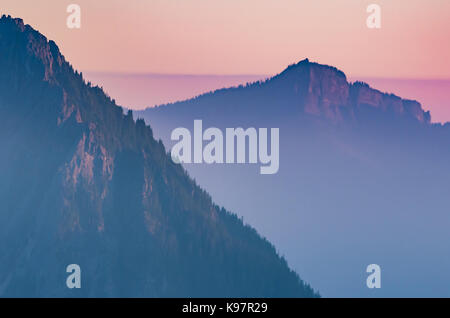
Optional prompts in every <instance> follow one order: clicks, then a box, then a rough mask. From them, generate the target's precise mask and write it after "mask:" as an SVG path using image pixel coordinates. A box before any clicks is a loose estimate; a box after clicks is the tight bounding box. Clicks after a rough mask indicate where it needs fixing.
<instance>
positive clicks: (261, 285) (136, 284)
mask: <svg viewBox="0 0 450 318" xmlns="http://www.w3.org/2000/svg"><path fill="white" fill-rule="evenodd" d="M0 133H1V136H2V137H1V138H0V149H1V151H2V156H1V158H0V172H1V173H2V176H3V177H2V179H1V180H0V199H1V200H0V211H1V213H0V233H1V234H0V249H1V250H2V254H1V255H0V273H1V275H0V295H2V296H20V297H23V296H27V297H99V296H100V297H195V296H197V297H220V296H221V297H258V296H261V297H262V296H264V297H280V296H284V297H286V296H289V297H317V296H318V294H317V293H316V292H314V291H313V289H312V288H311V287H309V285H307V284H305V283H304V282H303V281H302V280H301V279H300V278H299V276H298V275H297V274H296V273H295V272H293V271H292V270H291V269H289V267H288V266H287V263H286V261H285V260H284V259H283V258H281V257H279V256H278V254H277V252H276V250H275V248H274V246H273V245H272V244H270V243H269V242H268V241H267V240H266V239H264V238H262V237H261V236H260V235H259V234H258V233H257V232H256V231H255V230H254V229H253V228H251V227H250V226H248V225H244V223H243V221H242V220H240V219H239V218H237V217H236V215H234V214H231V213H229V212H228V211H226V210H225V209H224V208H220V207H218V206H217V205H215V204H214V203H213V202H212V199H211V197H210V196H209V195H208V194H207V193H206V192H205V191H204V190H203V189H201V188H200V187H199V186H197V184H196V183H195V181H193V180H192V179H190V178H189V176H188V175H187V173H186V171H185V170H184V169H183V168H182V167H181V166H180V165H177V164H175V163H173V162H172V161H171V159H170V156H169V155H168V154H167V153H166V150H165V148H164V146H163V144H162V142H161V141H156V140H155V139H154V138H153V131H152V129H151V128H150V126H147V125H146V124H145V123H144V121H143V120H137V121H134V120H133V114H132V112H131V111H129V112H128V113H127V114H124V113H123V109H122V108H121V107H117V105H116V104H115V101H114V100H113V99H111V98H110V97H109V96H107V95H106V94H105V93H104V92H103V90H102V89H101V88H99V87H93V86H92V85H91V84H90V83H89V82H88V83H86V82H85V80H84V79H83V76H82V74H81V73H78V72H77V71H75V70H74V69H73V67H72V66H71V65H70V64H69V63H68V62H67V61H66V60H65V58H64V56H63V55H62V54H61V53H60V52H59V49H58V47H57V45H56V44H55V42H53V41H48V40H47V38H46V37H45V36H43V35H41V34H40V33H39V32H37V31H36V30H34V29H33V28H32V27H30V26H29V25H25V24H24V23H23V20H21V19H13V18H11V17H10V16H2V18H1V19H0ZM72 263H76V264H79V265H80V266H81V269H82V275H83V276H82V281H83V287H82V288H81V289H80V290H70V289H68V288H67V287H66V286H65V280H66V275H68V274H66V272H65V269H66V266H67V265H69V264H72Z"/></svg>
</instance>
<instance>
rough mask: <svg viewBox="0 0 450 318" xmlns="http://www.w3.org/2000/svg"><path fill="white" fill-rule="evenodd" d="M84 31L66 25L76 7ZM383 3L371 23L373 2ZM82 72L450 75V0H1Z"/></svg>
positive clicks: (5, 8) (2, 9)
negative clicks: (301, 64) (292, 67)
mask: <svg viewBox="0 0 450 318" xmlns="http://www.w3.org/2000/svg"><path fill="white" fill-rule="evenodd" d="M71 3H76V4H78V5H80V7H81V29H69V28H67V26H66V19H67V17H68V15H69V14H68V13H67V12H66V8H67V6H68V5H69V4H71ZM371 3H376V4H379V5H380V7H381V29H369V28H368V27H367V25H366V19H367V17H368V16H369V13H367V12H366V9H367V6H368V5H369V4H371ZM0 13H6V14H11V15H12V16H15V17H21V18H23V19H24V21H25V23H28V24H31V25H32V26H34V27H35V28H37V29H38V30H39V31H40V32H41V33H43V34H45V35H46V36H47V37H48V38H49V39H52V40H54V41H55V42H56V43H58V45H59V46H60V48H61V50H62V52H63V54H64V55H65V56H66V58H67V59H68V60H69V61H71V63H72V64H73V65H74V66H75V67H76V68H77V69H80V70H82V71H95V72H125V73H162V74H222V75H223V74H233V75H235V74H275V73H278V72H280V71H281V70H282V69H283V68H284V67H285V66H287V65H289V64H292V63H294V62H298V61H300V60H302V59H304V58H306V57H308V58H310V60H313V61H317V62H319V63H323V64H329V65H333V66H336V67H338V68H339V69H341V70H343V71H344V72H345V73H346V74H348V75H350V76H364V77H383V78H415V79H427V78H433V79H444V78H445V79H450V59H449V56H450V41H449V40H448V38H449V34H450V1H448V0H408V1H404V0H368V1H367V0H345V1H343V0H315V1H312V0H182V1H181V0H127V1H125V0H96V1H92V0H70V1H69V0H58V1H54V0H36V1H30V0H1V6H0Z"/></svg>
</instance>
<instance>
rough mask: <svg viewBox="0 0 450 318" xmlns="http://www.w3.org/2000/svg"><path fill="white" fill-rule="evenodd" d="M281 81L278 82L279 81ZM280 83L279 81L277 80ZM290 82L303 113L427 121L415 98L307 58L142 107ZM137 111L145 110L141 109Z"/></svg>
mask: <svg viewBox="0 0 450 318" xmlns="http://www.w3.org/2000/svg"><path fill="white" fill-rule="evenodd" d="M280 82H281V83H280ZM279 83H280V84H279ZM286 83H287V85H288V86H290V89H291V91H290V92H288V93H289V94H294V95H297V96H302V97H305V96H306V97H305V99H306V100H305V101H304V103H303V104H302V105H299V106H300V108H301V109H302V111H303V112H304V113H305V114H310V115H315V116H320V117H325V118H328V119H329V120H331V121H334V122H341V121H342V120H344V118H343V117H345V116H347V117H349V118H351V119H352V120H355V112H356V111H357V109H358V108H360V107H364V106H372V107H375V108H378V107H380V108H382V110H383V111H385V112H392V113H396V114H397V115H403V116H411V117H414V118H416V119H417V120H418V121H419V122H422V123H425V124H430V123H431V115H430V112H429V111H425V110H424V109H423V108H422V105H421V104H420V103H419V102H418V101H416V100H410V99H403V98H401V97H399V96H397V95H395V94H392V93H386V92H381V91H380V90H377V89H375V88H372V87H370V85H369V84H367V83H365V82H362V81H356V82H348V81H347V76H346V75H345V73H344V72H343V71H341V70H339V69H337V68H336V67H334V66H330V65H325V64H319V63H317V62H310V61H309V59H308V58H306V59H304V60H301V61H300V62H298V63H294V64H291V65H289V66H288V67H287V68H286V69H284V70H283V71H281V72H280V73H279V74H276V75H274V76H272V77H269V78H267V79H265V80H260V81H256V82H251V83H246V84H243V85H239V86H236V87H230V88H221V89H217V90H214V91H211V92H207V93H204V94H200V95H198V96H196V97H193V98H190V99H186V100H183V101H178V102H173V103H167V104H162V105H157V106H155V107H149V108H146V109H158V108H160V107H162V108H163V107H166V106H170V105H175V104H179V103H183V102H189V101H190V100H197V99H201V98H207V97H209V96H211V95H213V94H226V93H231V92H233V91H235V90H238V89H242V88H253V87H261V88H263V87H267V86H270V85H272V86H274V87H275V88H274V87H272V90H276V87H277V86H278V87H283V89H285V87H286ZM146 109H144V110H142V111H139V113H142V112H145V110H146Z"/></svg>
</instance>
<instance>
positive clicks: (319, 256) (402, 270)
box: [135, 60, 450, 297]
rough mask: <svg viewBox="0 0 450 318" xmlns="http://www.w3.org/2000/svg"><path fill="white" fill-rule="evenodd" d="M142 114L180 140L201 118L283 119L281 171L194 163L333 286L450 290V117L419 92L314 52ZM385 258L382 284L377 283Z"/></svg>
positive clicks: (220, 122) (341, 291)
mask: <svg viewBox="0 0 450 318" xmlns="http://www.w3.org/2000/svg"><path fill="white" fill-rule="evenodd" d="M135 115H136V116H137V117H138V118H144V119H145V120H146V121H147V122H148V123H151V124H152V127H153V128H154V129H155V134H156V136H157V137H158V138H161V139H162V140H163V142H164V144H165V145H166V146H167V147H168V148H171V146H172V145H173V144H174V141H172V140H170V136H171V132H172V131H173V129H175V128H178V127H186V128H188V129H191V130H192V128H193V122H194V120H196V119H201V120H202V121H203V129H207V128H209V127H217V128H220V129H222V131H224V130H225V129H226V128H236V127H243V128H248V127H255V128H279V134H280V150H279V157H280V158H279V160H280V163H279V171H278V173H276V174H274V175H260V173H259V164H255V165H248V164H247V165H238V164H234V165H232V164H231V165H226V164H224V165H220V164H219V165H198V164H186V165H184V166H185V168H186V169H187V170H188V172H189V174H190V175H192V176H194V177H195V179H196V180H197V181H198V183H199V184H200V185H202V186H204V187H206V188H207V189H208V191H209V192H210V193H212V195H213V197H214V198H215V200H216V202H218V203H220V204H224V205H225V204H226V206H227V208H230V209H232V210H233V211H235V212H236V213H238V215H239V216H242V217H244V218H245V220H247V221H248V222H249V223H250V224H252V225H253V226H255V228H256V229H257V230H258V232H260V233H262V234H263V235H264V236H265V237H267V238H268V239H269V240H270V241H271V242H273V243H274V244H275V246H276V247H277V249H278V250H280V251H281V253H282V254H283V255H285V256H286V259H287V261H288V263H289V264H290V265H291V266H292V267H293V268H294V269H295V270H296V271H297V272H298V273H299V274H300V275H301V277H303V278H304V279H306V280H307V281H308V282H310V283H311V284H312V285H313V286H315V287H316V288H318V289H319V290H320V291H321V294H322V295H323V296H325V297H327V296H335V297H345V296H348V297H361V296H367V297H373V296H384V297H391V296H396V297H408V296H409V297H424V296H426V297H429V296H434V297H443V296H447V297H448V296H450V294H449V289H448V286H449V285H450V274H449V273H448V270H447V269H448V268H449V267H450V244H449V243H448V242H449V239H450V235H449V232H448V225H449V224H450V213H449V212H448V206H449V205H450V197H449V196H448V191H449V185H448V180H450V169H448V162H450V147H449V146H448V145H449V142H450V125H449V124H445V125H440V124H432V123H430V117H431V114H430V113H429V112H426V111H424V110H423V109H422V107H421V105H420V103H418V102H417V101H411V100H405V99H402V98H400V97H398V96H395V95H392V94H388V93H382V92H380V91H378V90H376V89H373V88H371V87H369V86H368V85H367V84H365V83H361V82H356V83H349V82H348V81H347V78H346V76H345V74H344V73H343V72H342V71H340V70H338V69H336V68H334V67H331V66H326V65H320V64H317V63H312V62H310V61H308V60H303V61H301V62H299V63H297V64H294V65H291V66H289V67H288V68H286V69H285V70H284V71H283V72H281V73H280V74H279V75H276V76H274V77H273V78H270V79H268V80H266V81H263V82H256V83H250V84H247V85H242V86H240V87H234V88H227V89H221V90H217V91H215V92H211V93H208V94H204V95H201V96H198V97H196V98H193V99H190V100H186V101H181V102H177V103H173V104H168V105H162V106H159V107H156V108H149V109H147V110H145V111H142V112H136V113H135ZM205 144H206V143H205ZM242 180H243V181H242ZM237 182H242V187H241V188H240V189H239V191H236V189H235V187H234V185H235V184H236V183H237ZM373 263H376V264H379V265H380V266H381V269H382V272H383V275H382V277H383V283H382V286H383V287H382V288H381V289H379V290H371V289H368V288H367V287H366V284H365V282H366V278H367V275H366V272H365V271H366V268H367V265H369V264H373ZM405 264H407V265H405Z"/></svg>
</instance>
